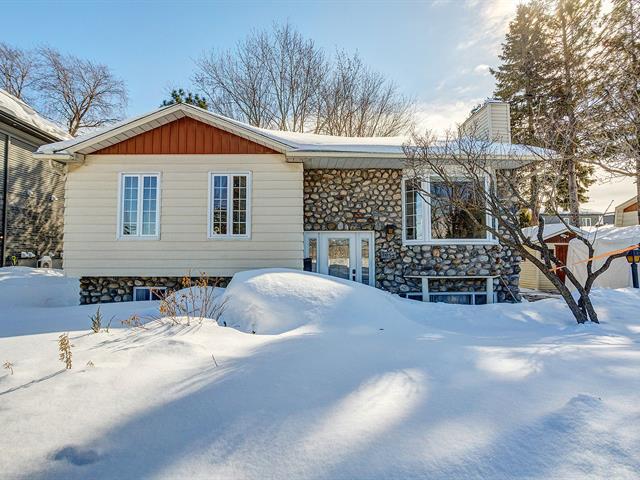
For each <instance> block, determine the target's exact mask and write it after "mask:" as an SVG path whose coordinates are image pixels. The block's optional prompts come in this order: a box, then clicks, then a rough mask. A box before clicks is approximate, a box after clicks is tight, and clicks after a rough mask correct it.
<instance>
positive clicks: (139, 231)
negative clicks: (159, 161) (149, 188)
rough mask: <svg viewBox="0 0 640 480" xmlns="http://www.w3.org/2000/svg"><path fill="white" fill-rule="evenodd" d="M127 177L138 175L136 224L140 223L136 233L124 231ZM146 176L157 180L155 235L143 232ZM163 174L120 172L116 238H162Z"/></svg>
mask: <svg viewBox="0 0 640 480" xmlns="http://www.w3.org/2000/svg"><path fill="white" fill-rule="evenodd" d="M125 177H138V218H137V219H136V224H137V225H138V227H137V229H136V231H137V233H136V234H135V235H125V234H124V233H123V227H124V225H123V220H124V218H123V209H124V190H123V189H124V178H125ZM144 177H155V178H156V181H157V187H156V188H157V194H156V233H155V234H154V235H143V234H142V194H143V189H144ZM161 177H162V176H161V174H160V172H120V173H119V174H118V215H117V217H118V218H117V221H118V224H117V227H116V238H117V239H118V240H160V206H161V205H162V198H161V192H162V188H161V181H162V178H161Z"/></svg>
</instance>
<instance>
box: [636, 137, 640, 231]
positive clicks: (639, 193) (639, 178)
mask: <svg viewBox="0 0 640 480" xmlns="http://www.w3.org/2000/svg"><path fill="white" fill-rule="evenodd" d="M638 145H640V141H639V142H638ZM637 153H639V154H640V152H637ZM636 203H637V208H638V209H637V210H636V214H637V216H638V225H640V156H638V157H636Z"/></svg>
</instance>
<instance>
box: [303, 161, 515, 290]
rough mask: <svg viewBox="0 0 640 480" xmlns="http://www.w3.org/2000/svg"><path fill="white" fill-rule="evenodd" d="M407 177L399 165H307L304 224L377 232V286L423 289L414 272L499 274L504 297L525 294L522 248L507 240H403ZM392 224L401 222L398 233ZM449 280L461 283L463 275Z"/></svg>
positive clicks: (323, 228)
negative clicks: (492, 242)
mask: <svg viewBox="0 0 640 480" xmlns="http://www.w3.org/2000/svg"><path fill="white" fill-rule="evenodd" d="M401 182H402V171H401V170H395V169H357V170H346V169H344V170H343V169H317V170H305V172H304V229H305V231H331V230H345V231H349V230H372V231H374V233H375V246H376V286H377V287H378V288H382V289H384V290H388V291H390V292H393V293H408V292H420V291H421V286H420V281H419V280H418V279H413V278H408V277H410V276H412V275H437V276H442V277H443V278H445V279H446V278H447V277H451V276H469V277H472V276H477V275H498V276H499V278H496V279H495V280H494V291H495V292H496V294H497V299H498V301H500V302H504V301H513V300H514V299H515V300H519V299H520V296H519V291H518V274H519V273H520V266H519V262H520V256H519V255H518V252H513V251H511V250H510V249H508V248H506V247H504V246H502V245H438V246H434V245H411V246H405V245H402V183H401ZM387 225H395V227H396V229H395V233H394V234H393V235H387V233H386V228H385V227H386V226H387ZM470 280H471V279H470ZM474 281H475V282H477V281H476V280H474ZM447 282H448V285H449V286H450V287H456V288H457V287H460V285H457V284H459V283H460V281H459V280H456V279H452V278H451V279H448V280H447ZM467 283H468V282H467ZM472 283H473V282H472ZM440 288H441V287H438V289H440Z"/></svg>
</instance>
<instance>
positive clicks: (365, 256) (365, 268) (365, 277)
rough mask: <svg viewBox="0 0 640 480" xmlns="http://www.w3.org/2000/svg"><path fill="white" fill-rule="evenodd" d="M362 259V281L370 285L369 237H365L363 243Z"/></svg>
mask: <svg viewBox="0 0 640 480" xmlns="http://www.w3.org/2000/svg"><path fill="white" fill-rule="evenodd" d="M360 246H361V251H360V261H361V262H362V283H364V284H365V285H369V239H368V238H363V239H362V243H361V245H360Z"/></svg>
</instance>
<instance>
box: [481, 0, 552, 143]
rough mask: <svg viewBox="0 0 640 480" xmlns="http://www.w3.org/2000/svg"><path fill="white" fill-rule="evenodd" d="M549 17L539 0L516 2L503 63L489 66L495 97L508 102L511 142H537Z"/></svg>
mask: <svg viewBox="0 0 640 480" xmlns="http://www.w3.org/2000/svg"><path fill="white" fill-rule="evenodd" d="M548 21H549V20H548V17H547V14H546V12H545V10H544V6H543V4H542V3H541V2H539V1H533V2H531V3H529V4H521V5H519V6H518V8H517V11H516V17H515V19H514V20H513V21H512V22H511V23H510V24H509V31H508V33H507V35H506V38H505V42H504V43H503V44H502V53H501V54H500V56H499V58H500V60H501V61H502V64H501V65H500V66H499V67H498V68H497V69H491V73H492V74H493V75H494V76H495V78H496V89H495V92H494V95H495V97H497V98H500V99H501V100H504V101H506V102H509V104H510V106H511V135H512V139H513V142H514V143H523V144H526V145H537V144H539V140H540V139H539V138H537V136H536V130H537V129H538V126H539V125H540V124H541V122H543V121H544V119H545V117H546V102H545V100H546V97H547V93H548V83H549V82H548V78H549V75H550V68H549V54H550V47H549V41H548V40H549V39H548V34H547V31H546V30H547V23H548Z"/></svg>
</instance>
